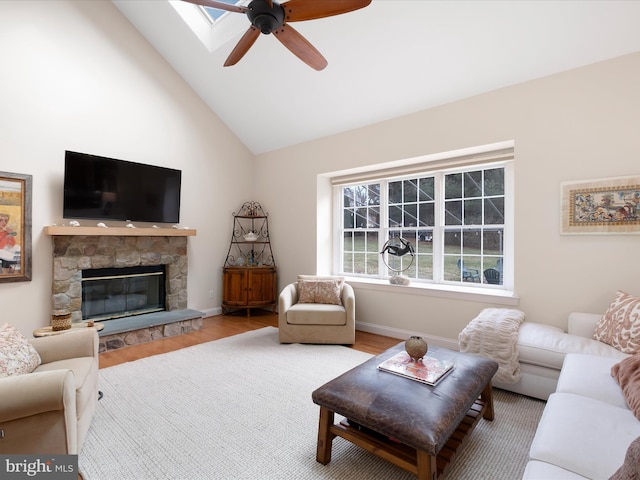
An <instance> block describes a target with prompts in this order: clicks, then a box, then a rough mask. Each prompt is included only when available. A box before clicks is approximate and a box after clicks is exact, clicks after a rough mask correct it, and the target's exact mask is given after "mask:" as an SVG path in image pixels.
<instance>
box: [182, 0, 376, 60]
mask: <svg viewBox="0 0 640 480" xmlns="http://www.w3.org/2000/svg"><path fill="white" fill-rule="evenodd" d="M183 1H185V2H189V3H195V4H196V5H202V6H204V7H212V8H217V9H219V10H225V11H227V12H234V13H244V14H246V15H247V18H248V19H249V21H250V22H251V26H250V27H249V30H247V31H246V33H245V34H244V35H243V36H242V38H241V39H240V41H239V42H238V44H237V45H236V46H235V48H234V49H233V50H232V51H231V54H230V55H229V57H228V58H227V60H226V61H225V62H224V66H225V67H228V66H230V65H235V64H236V63H238V62H239V61H240V59H241V58H242V57H243V56H244V55H245V53H247V51H248V50H249V49H250V48H251V46H252V45H253V44H254V43H255V41H256V40H257V39H258V37H259V36H260V33H264V34H265V35H268V34H270V33H273V34H274V35H275V37H276V38H277V39H278V40H279V41H280V43H282V44H283V45H284V46H285V47H287V48H288V49H289V50H290V51H291V52H292V53H293V54H294V55H295V56H297V57H298V58H299V59H300V60H302V61H303V62H304V63H306V64H307V65H309V66H310V67H311V68H314V69H316V70H322V69H323V68H324V67H326V66H327V60H326V59H325V58H324V57H323V56H322V54H321V53H320V52H319V51H318V50H317V49H316V48H315V47H314V46H313V45H311V43H309V41H308V40H307V39H306V38H304V37H303V36H302V35H300V33H298V32H297V31H296V30H295V29H294V28H293V27H292V26H290V25H289V22H301V21H303V20H315V19H318V18H324V17H330V16H332V15H340V14H342V13H347V12H352V11H353V10H358V9H360V8H364V7H366V6H367V5H369V4H370V3H371V0H322V1H320V0H289V1H288V2H284V3H282V4H279V3H278V2H275V1H273V0H253V1H252V2H251V3H250V4H249V5H248V6H246V7H244V6H239V5H230V4H228V3H223V2H217V1H215V0H183Z"/></svg>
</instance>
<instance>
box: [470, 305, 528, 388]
mask: <svg viewBox="0 0 640 480" xmlns="http://www.w3.org/2000/svg"><path fill="white" fill-rule="evenodd" d="M523 321H524V312H521V311H520V310H515V309H508V308H485V309H484V310H482V311H481V312H480V314H479V315H478V316H477V317H476V318H474V319H473V320H471V322H469V324H468V325H467V326H466V327H465V328H464V330H462V332H461V333H460V335H459V337H458V341H459V342H460V351H461V352H465V353H471V354H474V355H478V356H481V357H485V358H489V359H491V360H494V361H496V362H498V372H497V373H496V374H495V376H494V377H493V380H494V381H496V382H502V383H515V382H517V381H518V380H520V363H519V362H518V346H517V343H518V331H519V330H520V324H522V322H523Z"/></svg>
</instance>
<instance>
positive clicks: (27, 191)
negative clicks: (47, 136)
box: [0, 172, 31, 282]
mask: <svg viewBox="0 0 640 480" xmlns="http://www.w3.org/2000/svg"><path fill="white" fill-rule="evenodd" d="M30 280H31V175H21V174H18V173H8V172H0V282H26V281H30Z"/></svg>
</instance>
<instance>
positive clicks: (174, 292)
mask: <svg viewBox="0 0 640 480" xmlns="http://www.w3.org/2000/svg"><path fill="white" fill-rule="evenodd" d="M58 228H59V227H58ZM136 230H138V231H137V232H135V235H134V234H133V233H134V232H131V233H129V232H127V234H126V235H77V234H76V235H60V234H57V233H56V234H53V237H52V238H53V285H52V310H68V311H69V312H70V313H71V318H72V321H73V322H80V321H82V311H81V308H82V284H81V282H82V271H83V270H86V269H93V268H122V267H134V266H139V265H165V270H166V302H165V303H166V305H165V308H166V312H158V313H159V314H162V313H178V312H179V311H182V310H184V311H185V312H187V313H188V315H187V316H186V317H187V318H185V319H181V318H180V316H179V315H177V316H176V315H169V316H168V318H169V320H160V321H157V319H156V320H151V321H150V322H149V323H150V325H149V326H148V327H147V328H140V327H139V326H138V327H133V328H132V329H131V330H130V331H127V330H126V329H122V328H120V329H119V330H120V331H118V332H115V333H114V334H113V335H110V334H107V335H106V336H104V338H103V335H101V339H100V340H101V342H100V343H101V345H100V347H101V350H102V351H104V350H108V349H113V348H120V347H122V346H126V345H131V344H135V343H142V342H146V341H149V340H155V339H156V338H162V337H167V336H174V335H179V334H182V333H186V332H189V331H193V330H198V329H200V328H201V327H202V318H201V317H202V316H201V315H200V316H197V315H193V313H194V310H189V309H187V277H188V262H187V260H188V257H187V238H186V236H185V235H184V234H183V232H182V231H180V232H175V233H180V235H167V236H161V235H158V233H159V232H157V231H153V234H151V235H145V234H144V231H142V229H136ZM172 233H173V232H172ZM149 315H153V314H149ZM119 320H123V319H119ZM111 322H113V320H111ZM106 323H109V322H106ZM133 323H134V325H135V323H136V322H133ZM138 323H139V322H138ZM159 323H160V324H159ZM109 347H111V348H109Z"/></svg>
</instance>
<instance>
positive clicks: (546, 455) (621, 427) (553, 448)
mask: <svg viewBox="0 0 640 480" xmlns="http://www.w3.org/2000/svg"><path fill="white" fill-rule="evenodd" d="M638 436H640V422H638V421H637V420H636V418H635V417H634V416H633V414H632V413H631V411H630V410H629V409H627V408H620V407H616V406H614V405H611V404H609V403H606V402H602V401H600V400H595V399H593V398H588V397H583V396H581V395H575V394H572V393H554V394H552V395H551V396H550V397H549V401H548V402H547V405H546V406H545V409H544V412H543V413H542V418H541V419H540V423H539V424H538V429H537V431H536V435H535V437H534V439H533V443H532V444H531V449H530V451H529V456H530V459H531V460H538V461H541V462H547V463H550V464H553V465H556V466H558V467H560V468H564V469H565V470H569V471H571V472H574V473H576V474H578V475H582V476H585V477H588V478H609V477H610V476H611V475H613V474H614V473H615V472H616V470H618V468H620V465H622V464H623V463H624V456H625V452H626V451H627V448H628V447H629V445H630V444H631V442H633V440H635V439H636V438H637V437H638Z"/></svg>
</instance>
